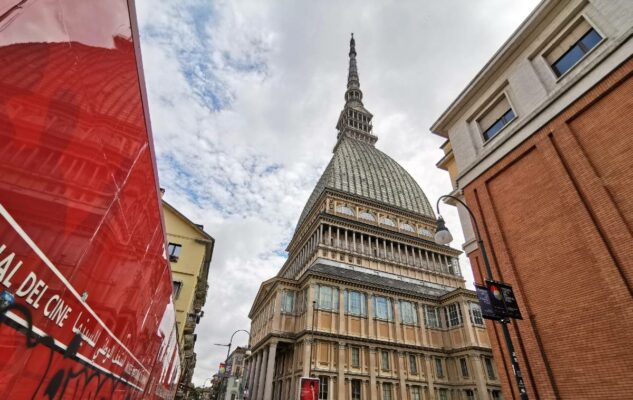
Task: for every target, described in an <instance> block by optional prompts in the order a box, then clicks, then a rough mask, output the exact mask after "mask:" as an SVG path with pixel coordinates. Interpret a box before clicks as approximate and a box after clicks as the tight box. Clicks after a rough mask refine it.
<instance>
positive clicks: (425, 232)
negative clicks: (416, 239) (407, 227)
mask: <svg viewBox="0 0 633 400" xmlns="http://www.w3.org/2000/svg"><path fill="white" fill-rule="evenodd" d="M419 232H420V235H422V236H427V237H432V236H433V234H432V233H431V231H429V230H428V229H426V228H425V227H422V228H420V230H419Z"/></svg>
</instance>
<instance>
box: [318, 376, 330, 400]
mask: <svg viewBox="0 0 633 400" xmlns="http://www.w3.org/2000/svg"><path fill="white" fill-rule="evenodd" d="M329 389H330V378H328V377H327V376H319V400H327V399H329V397H328V392H329Z"/></svg>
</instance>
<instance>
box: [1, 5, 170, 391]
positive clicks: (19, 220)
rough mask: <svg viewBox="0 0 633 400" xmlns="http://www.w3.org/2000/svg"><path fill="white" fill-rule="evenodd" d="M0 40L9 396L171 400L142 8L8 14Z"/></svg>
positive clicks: (6, 8) (25, 8)
mask: <svg viewBox="0 0 633 400" xmlns="http://www.w3.org/2000/svg"><path fill="white" fill-rule="evenodd" d="M0 32H1V34H0V292H2V296H0V311H1V312H0V398H1V399H18V400H19V399H52V398H55V399H70V398H73V399H74V398H77V399H79V398H82V399H83V398H113V399H171V398H173V397H174V393H175V390H176V384H177V382H178V378H179V375H180V370H181V367H180V355H179V352H178V346H177V337H176V328H175V311H174V306H173V302H172V297H171V292H172V279H171V272H170V268H169V264H168V262H167V259H166V256H165V230H164V226H163V222H162V216H161V206H160V196H159V191H158V179H157V175H156V165H155V158H154V151H153V145H152V138H151V131H150V128H149V124H148V118H147V106H146V96H145V93H144V82H143V76H142V69H141V63H140V51H139V49H138V35H137V32H136V22H135V14H134V4H133V1H130V2H127V1H125V0H110V1H102V0H65V1H61V2H60V1H53V0H41V1H37V2H36V1H13V2H6V1H1V2H0Z"/></svg>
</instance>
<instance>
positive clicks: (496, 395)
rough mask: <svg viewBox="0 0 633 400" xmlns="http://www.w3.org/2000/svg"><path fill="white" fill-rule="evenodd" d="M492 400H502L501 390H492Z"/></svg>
mask: <svg viewBox="0 0 633 400" xmlns="http://www.w3.org/2000/svg"><path fill="white" fill-rule="evenodd" d="M492 400H502V398H501V392H500V391H499V390H493V391H492Z"/></svg>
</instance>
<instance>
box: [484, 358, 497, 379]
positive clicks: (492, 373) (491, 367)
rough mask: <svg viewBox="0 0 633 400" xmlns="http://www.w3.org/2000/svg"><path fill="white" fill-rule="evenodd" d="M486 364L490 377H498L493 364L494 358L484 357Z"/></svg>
mask: <svg viewBox="0 0 633 400" xmlns="http://www.w3.org/2000/svg"><path fill="white" fill-rule="evenodd" d="M484 364H486V372H488V379H496V376H495V367H494V365H492V358H490V357H484Z"/></svg>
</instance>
